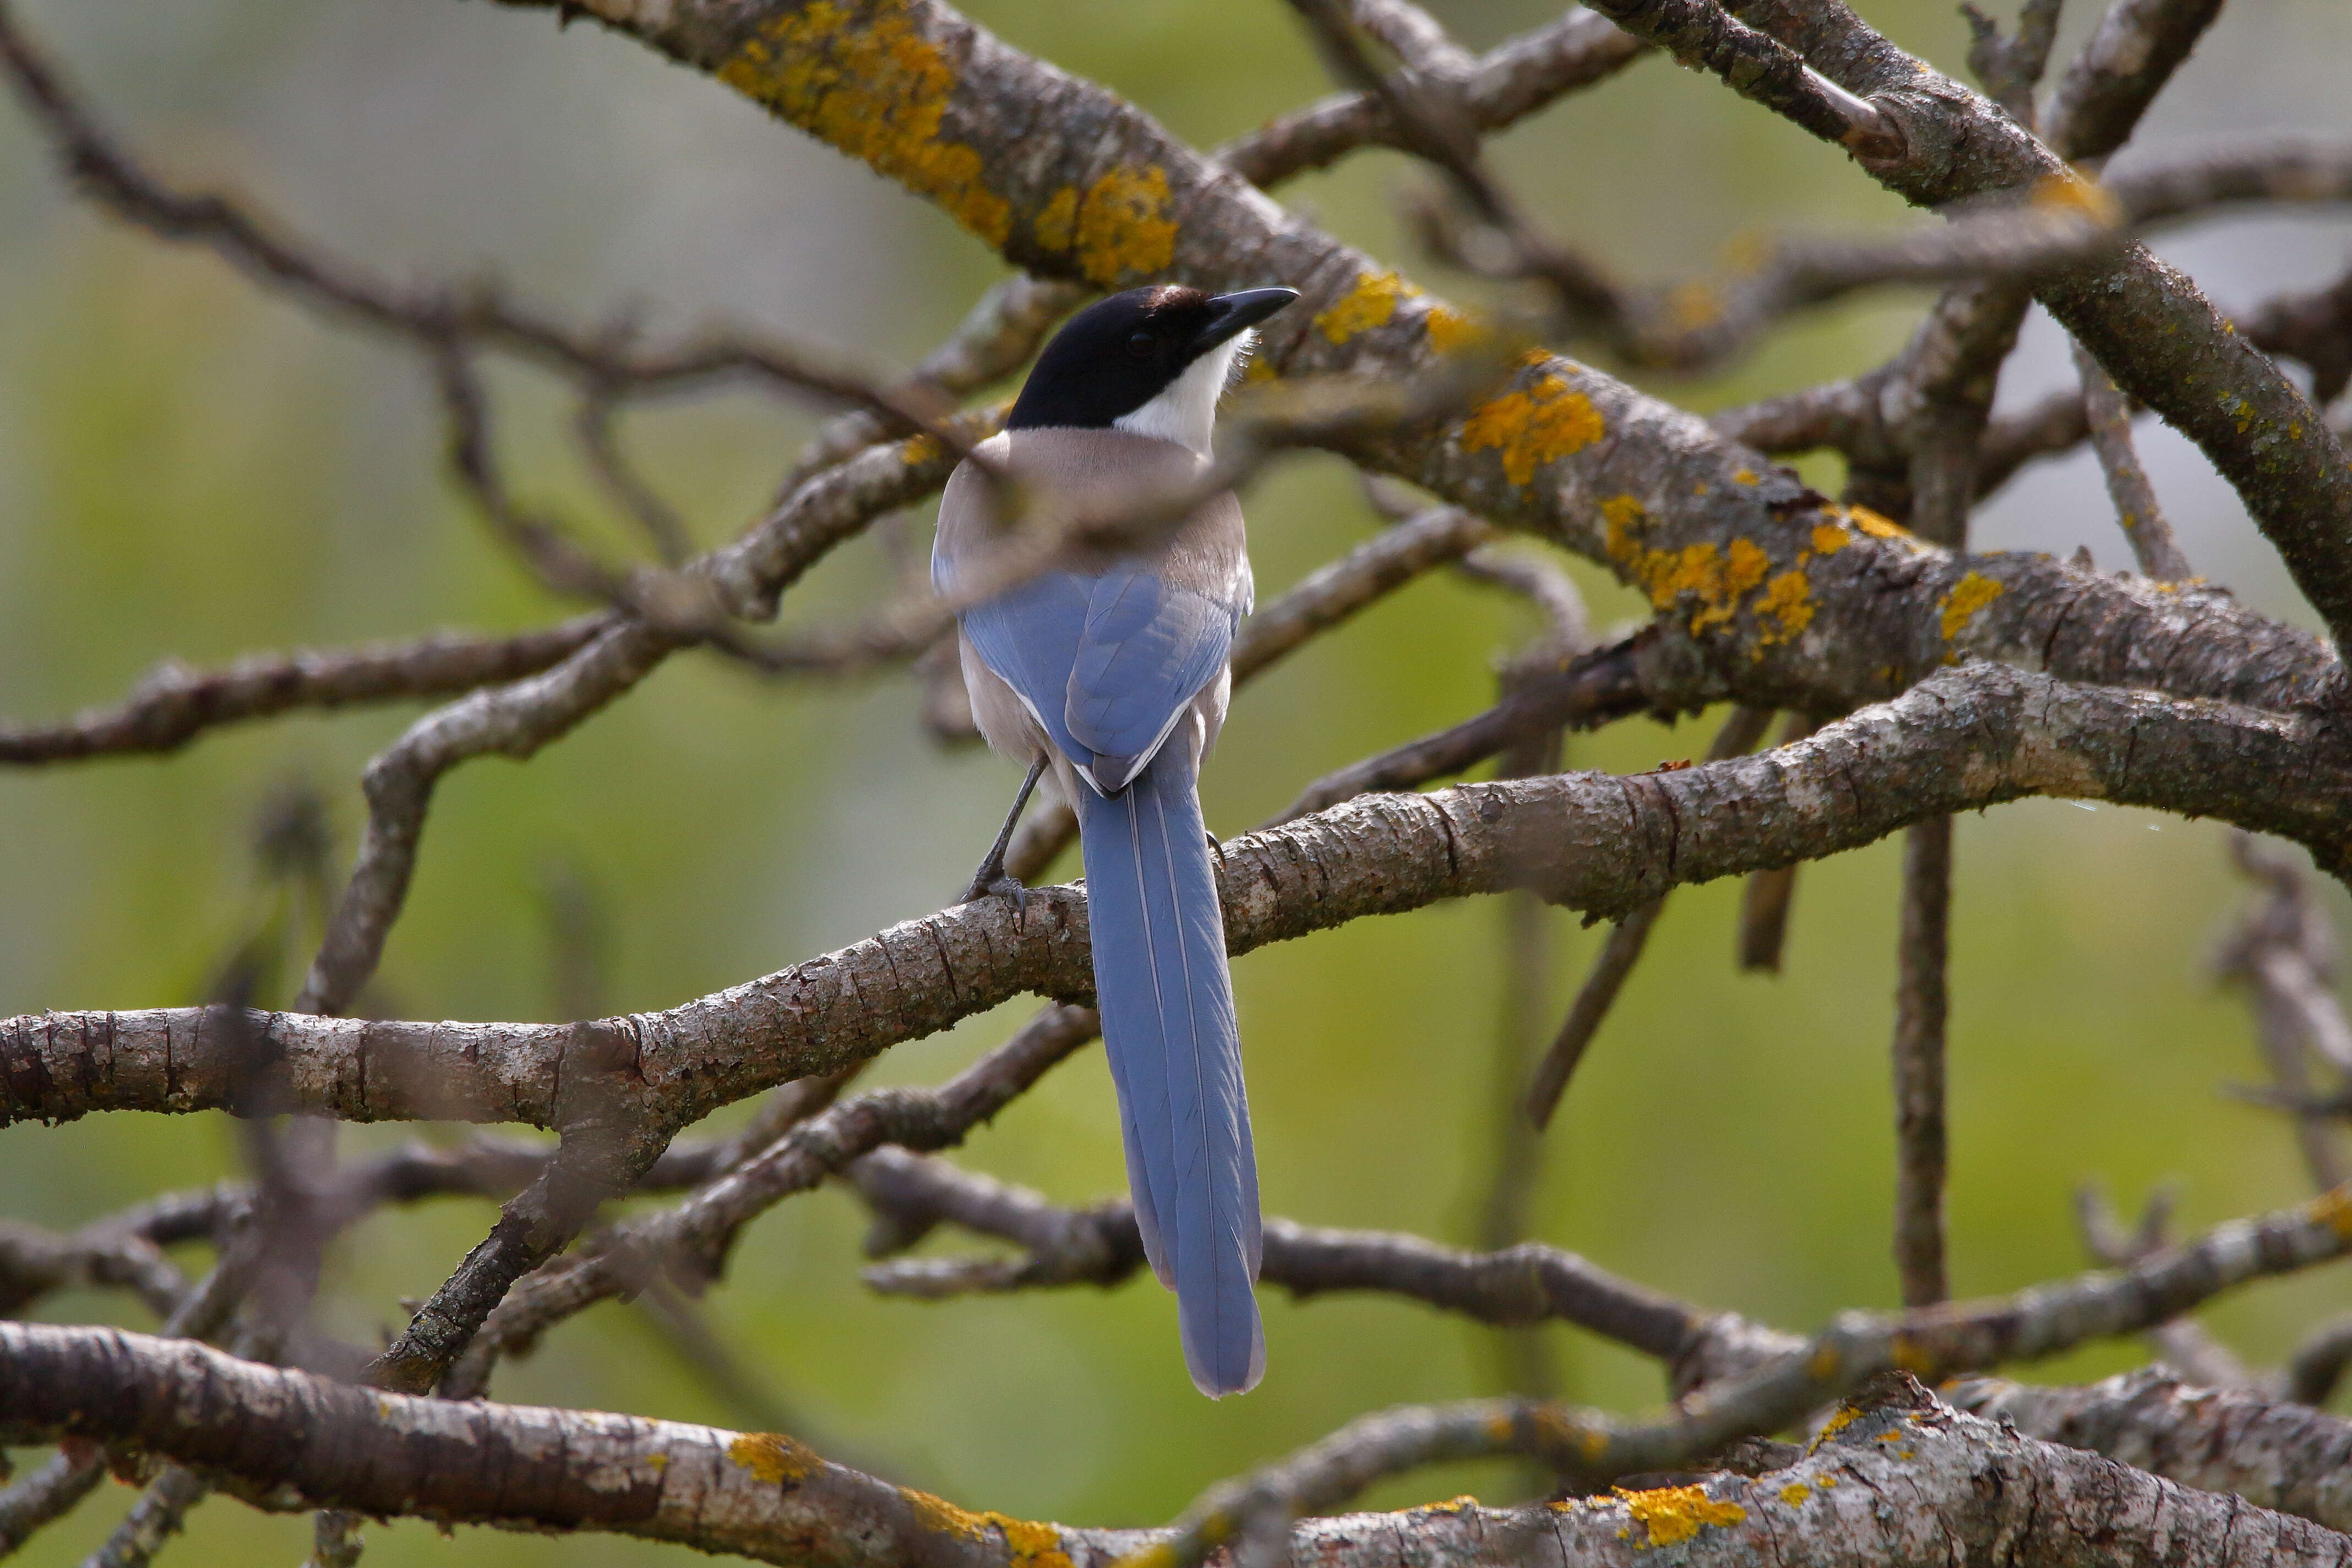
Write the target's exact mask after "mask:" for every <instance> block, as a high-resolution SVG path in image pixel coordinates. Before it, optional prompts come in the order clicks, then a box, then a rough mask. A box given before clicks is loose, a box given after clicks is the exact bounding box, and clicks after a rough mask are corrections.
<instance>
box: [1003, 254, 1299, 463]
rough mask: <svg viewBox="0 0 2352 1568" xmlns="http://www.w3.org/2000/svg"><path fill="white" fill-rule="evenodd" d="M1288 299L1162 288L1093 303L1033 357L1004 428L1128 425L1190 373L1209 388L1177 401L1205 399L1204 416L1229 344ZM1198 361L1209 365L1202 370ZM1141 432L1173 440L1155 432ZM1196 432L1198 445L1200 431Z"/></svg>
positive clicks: (1288, 295) (1276, 293)
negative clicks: (1034, 364)
mask: <svg viewBox="0 0 2352 1568" xmlns="http://www.w3.org/2000/svg"><path fill="white" fill-rule="evenodd" d="M1297 298H1298V290H1297V289H1244V290H1243V291H1242V292H1240V293H1238V294H1203V293H1202V292H1201V290H1199V289H1186V288H1181V287H1176V286H1170V285H1163V286H1161V287H1158V288H1151V289H1129V290H1128V291H1127V292H1126V293H1124V294H1114V295H1112V296H1111V297H1110V298H1109V299H1108V300H1098V301H1097V302H1096V303H1094V304H1092V305H1089V306H1087V308H1086V309H1085V310H1081V311H1079V312H1078V313H1077V314H1076V315H1075V316H1073V317H1071V318H1070V321H1069V324H1068V325H1066V326H1065V327H1064V328H1063V329H1062V330H1061V331H1058V332H1056V333H1055V334H1054V341H1053V342H1050V343H1047V344H1046V345H1045V353H1042V354H1040V355H1038V356H1037V364H1036V367H1035V368H1034V369H1033V370H1032V371H1030V373H1029V380H1028V382H1027V383H1026V384H1024V385H1023V387H1022V388H1021V395H1020V397H1019V398H1018V399H1016V400H1015V401H1014V403H1013V413H1012V415H1011V416H1010V417H1008V418H1007V419H1006V420H1005V422H1004V423H1005V427H1006V428H1007V429H1012V430H1022V429H1034V428H1036V427H1039V426H1078V427H1080V428H1102V427H1105V426H1112V425H1117V424H1119V423H1121V422H1122V421H1128V422H1129V423H1133V421H1132V420H1130V419H1129V416H1135V415H1137V414H1138V413H1139V410H1143V409H1144V408H1145V407H1146V405H1150V404H1152V402H1153V400H1154V399H1155V398H1159V397H1160V396H1161V395H1162V394H1165V393H1169V392H1170V391H1171V388H1174V387H1176V385H1177V384H1178V383H1179V382H1180V381H1181V380H1183V378H1184V376H1185V373H1186V372H1188V371H1193V370H1195V368H1196V367H1198V369H1199V374H1198V375H1196V377H1195V379H1201V380H1204V381H1213V385H1205V386H1203V387H1202V388H1199V389H1194V388H1191V387H1190V386H1189V385H1188V386H1187V387H1186V388H1185V389H1184V390H1186V391H1191V392H1194V393H1195V394H1196V395H1194V396H1192V397H1190V398H1187V399H1184V401H1185V402H1186V403H1188V404H1197V403H1201V402H1202V398H1201V396H1200V395H1198V394H1200V393H1205V395H1206V401H1205V406H1204V408H1203V409H1202V410H1201V412H1204V413H1206V414H1209V415H1212V416H1213V412H1214V409H1215V406H1216V394H1217V393H1219V392H1222V391H1223V389H1224V371H1225V368H1226V366H1227V365H1228V364H1230V363H1231V361H1232V357H1233V353H1234V349H1233V348H1231V347H1229V346H1228V345H1231V344H1233V342H1234V339H1236V338H1238V337H1239V336H1240V335H1241V334H1242V333H1243V332H1244V331H1248V330H1249V329H1250V328H1251V327H1253V326H1255V324H1256V323H1258V322H1260V321H1264V320H1265V319H1266V318H1267V317H1268V316H1271V315H1273V314H1274V313H1275V312H1276V310H1281V309H1282V308H1283V307H1284V306H1285V305H1287V304H1289V303H1290V302H1291V301H1292V300H1296V299H1297ZM1219 351H1223V352H1219ZM1204 360H1206V361H1208V362H1209V363H1206V364H1203V363H1202V362H1203V361H1204ZM1211 373H1213V374H1211ZM1171 417H1173V416H1171ZM1165 422H1166V421H1149V422H1148V423H1165ZM1171 432H1172V426H1171ZM1171 432H1162V431H1160V430H1158V429H1153V430H1151V431H1150V433H1151V434H1155V435H1157V434H1171V439H1173V438H1179V437H1175V436H1174V435H1173V434H1172V433H1171ZM1202 437H1203V440H1204V441H1205V437H1206V431H1205V430H1203V431H1202Z"/></svg>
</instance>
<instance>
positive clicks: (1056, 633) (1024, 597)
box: [933, 572, 1094, 767]
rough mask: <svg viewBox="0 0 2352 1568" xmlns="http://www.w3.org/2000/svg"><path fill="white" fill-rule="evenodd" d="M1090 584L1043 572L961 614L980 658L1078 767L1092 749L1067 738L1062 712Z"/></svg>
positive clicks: (1083, 635) (1088, 759) (1091, 757)
mask: <svg viewBox="0 0 2352 1568" xmlns="http://www.w3.org/2000/svg"><path fill="white" fill-rule="evenodd" d="M938 576H940V574H939V573H937V572H934V573H933V577H934V578H935V579H936V578H937V577H938ZM1093 585H1094V584H1093V580H1092V579H1091V578H1087V577H1081V576H1079V575H1078V574H1076V573H1074V572H1048V573H1046V574H1044V575H1043V576H1039V577H1034V578H1032V579H1030V580H1029V581H1028V582H1026V583H1024V584H1021V585H1020V586H1019V587H1016V588H1013V589H1012V590H1011V591H1009V592H1007V593H1003V594H1000V595H997V596H996V597H995V598H993V599H990V600H988V601H986V602H985V603H983V604H979V605H973V606H972V607H971V608H970V609H968V610H966V611H964V612H963V615H962V616H961V617H960V618H961V621H962V623H963V630H964V635H965V636H966V637H970V638H971V646H972V647H973V649H974V650H975V651H977V652H978V653H979V655H980V658H981V662H982V663H983V664H985V665H987V666H988V668H991V669H992V670H994V671H995V672H996V674H997V676H998V678H999V679H1002V680H1003V682H1004V683H1005V684H1006V685H1007V686H1010V687H1011V688H1013V690H1014V691H1015V692H1017V693H1019V694H1020V697H1021V700H1022V701H1024V702H1025V703H1027V704H1028V705H1029V710H1030V711H1031V712H1033V713H1034V714H1035V715H1036V716H1037V721H1038V722H1039V723H1041V724H1043V725H1044V726H1045V733H1046V734H1047V735H1048V736H1050V737H1051V738H1052V739H1053V742H1054V744H1055V746H1056V747H1057V748H1059V749H1060V751H1061V752H1062V753H1063V754H1064V755H1065V756H1066V757H1068V758H1069V759H1070V761H1071V762H1073V763H1076V764H1078V765H1079V766H1082V767H1083V766H1089V765H1091V764H1092V763H1093V762H1094V753H1093V752H1090V751H1089V750H1087V747H1086V746H1084V745H1083V744H1081V743H1080V742H1077V741H1076V740H1075V739H1073V738H1072V736H1071V734H1070V728H1069V723H1068V721H1067V720H1066V718H1065V716H1064V710H1065V708H1066V705H1067V702H1066V693H1067V691H1068V689H1069V684H1070V668H1071V666H1073V665H1074V664H1076V662H1077V658H1078V649H1079V647H1080V646H1081V645H1082V644H1083V643H1084V642H1085V640H1086V629H1087V605H1088V604H1089V603H1090V602H1091V590H1092V588H1093ZM941 586H942V587H945V586H946V585H945V584H941Z"/></svg>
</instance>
